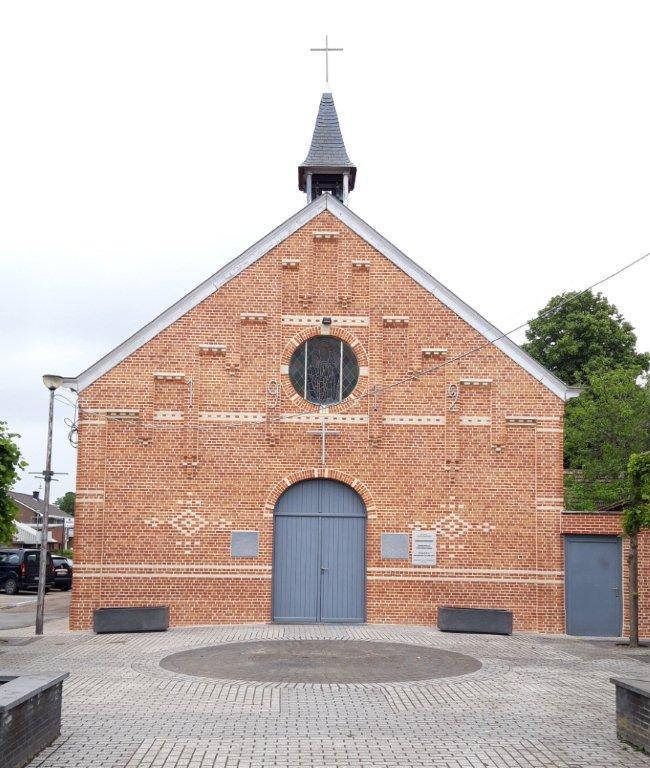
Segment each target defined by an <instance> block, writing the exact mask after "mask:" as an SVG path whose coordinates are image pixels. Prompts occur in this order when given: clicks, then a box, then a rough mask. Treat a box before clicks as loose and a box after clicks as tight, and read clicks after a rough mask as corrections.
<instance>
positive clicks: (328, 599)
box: [273, 478, 366, 623]
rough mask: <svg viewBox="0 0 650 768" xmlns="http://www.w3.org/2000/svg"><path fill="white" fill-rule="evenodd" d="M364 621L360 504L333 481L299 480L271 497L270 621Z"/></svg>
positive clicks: (363, 541) (363, 539) (350, 491)
mask: <svg viewBox="0 0 650 768" xmlns="http://www.w3.org/2000/svg"><path fill="white" fill-rule="evenodd" d="M365 619H366V507H365V504H364V503H363V500H362V499H361V497H360V496H359V494H358V493H357V492H356V491H354V490H353V489H352V488H350V487H349V486H347V485H345V484H344V483H340V482H338V481H336V480H328V479H324V478H323V479H314V480H303V481H301V482H299V483H296V484H295V485H292V486H291V487H290V488H288V489H287V490H286V491H285V492H284V493H283V494H282V496H280V498H279V499H278V501H277V504H276V505H275V510H274V522H273V620H274V621H281V622H296V623H304V622H311V623H313V622H324V623H337V622H338V623H353V622H363V621H365Z"/></svg>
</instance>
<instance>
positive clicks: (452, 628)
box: [438, 608, 512, 635]
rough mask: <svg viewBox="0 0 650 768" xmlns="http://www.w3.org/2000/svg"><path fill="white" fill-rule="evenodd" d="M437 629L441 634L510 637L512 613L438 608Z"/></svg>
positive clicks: (493, 609) (491, 610)
mask: <svg viewBox="0 0 650 768" xmlns="http://www.w3.org/2000/svg"><path fill="white" fill-rule="evenodd" d="M438 629H439V630H440V631H441V632H474V633H479V634H486V635H511V634H512V611H502V610H498V609H495V608H438Z"/></svg>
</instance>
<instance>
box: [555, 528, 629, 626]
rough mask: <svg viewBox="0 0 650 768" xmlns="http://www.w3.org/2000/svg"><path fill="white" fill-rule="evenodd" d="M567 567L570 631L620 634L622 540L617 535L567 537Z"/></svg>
mask: <svg viewBox="0 0 650 768" xmlns="http://www.w3.org/2000/svg"><path fill="white" fill-rule="evenodd" d="M564 570H565V580H564V583H565V606H566V631H567V634H568V635H583V636H594V637H620V635H621V628H622V618H623V610H622V608H623V606H622V602H621V601H622V595H621V592H622V589H621V587H622V580H621V579H622V559H621V540H620V539H619V538H618V537H616V536H577V535H576V536H565V537H564Z"/></svg>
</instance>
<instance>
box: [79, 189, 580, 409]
mask: <svg viewBox="0 0 650 768" xmlns="http://www.w3.org/2000/svg"><path fill="white" fill-rule="evenodd" d="M325 210H328V211H329V212H330V213H331V214H332V215H333V216H335V217H336V218H337V219H339V221H341V223H343V224H345V225H346V226H347V227H349V228H350V229H351V230H352V231H353V232H355V233H356V234H357V235H359V237H361V238H363V240H365V241H366V242H367V243H368V244H369V245H371V246H372V247H373V248H375V249H376V250H377V251H379V253H381V254H382V255H383V256H385V257H386V258H387V259H389V260H390V261H392V262H393V264H395V265H396V266H397V267H399V268H400V269H401V270H402V271H403V272H405V273H406V274H407V275H408V276H409V277H411V278H412V279H413V280H415V282H416V283H418V284H419V285H421V286H422V287H423V288H425V289H426V290H427V291H429V293H432V294H433V295H434V296H435V297H436V298H437V299H438V300H439V301H441V302H442V303H443V304H444V305H445V306H447V307H449V309H451V310H452V311H453V312H455V313H456V314H457V315H458V316H459V317H461V318H462V319H463V320H465V322H467V323H468V324H469V325H470V326H472V328H474V329H475V330H476V331H478V332H479V333H480V334H482V335H483V336H484V337H485V338H486V339H487V340H488V341H490V342H494V346H495V347H498V348H499V349H500V350H501V351H502V352H503V353H504V354H506V355H508V357H510V358H511V359H512V360H514V361H515V362H516V363H517V364H518V365H520V366H521V367H522V368H524V370H526V371H528V373H530V375H531V376H533V377H534V378H535V379H537V380H538V381H539V382H540V383H542V384H544V385H545V386H546V387H547V388H548V389H550V390H551V392H553V394H555V395H557V396H558V397H559V398H560V399H562V400H569V399H570V398H572V397H576V396H577V395H578V394H579V393H580V390H579V389H577V388H576V387H569V386H567V385H566V384H565V383H564V382H562V381H560V379H558V378H557V376H554V375H553V374H552V373H551V372H550V371H548V370H547V369H546V368H544V366H543V365H541V364H540V363H538V362H537V361H536V360H534V359H533V358H532V357H531V356H530V355H529V354H527V353H526V352H524V350H523V349H521V347H519V346H518V345H517V344H515V342H514V341H511V340H510V339H509V338H506V337H504V338H499V337H500V336H501V335H502V334H501V331H499V330H498V329H497V328H495V327H494V326H493V325H492V324H491V323H489V322H488V321H487V320H486V319H485V318H484V317H482V316H481V315H480V314H479V313H478V312H476V311H475V310H474V309H472V308H471V307H470V306H469V305H468V304H465V302H464V301H462V300H461V299H459V298H458V296H456V294H454V293H452V292H451V291H450V290H449V289H448V288H445V286H444V285H442V283H440V282H438V281H437V280H436V279H435V278H434V277H432V276H431V275H430V274H429V273H428V272H426V271H425V270H424V269H422V267H420V266H419V265H418V264H416V263H415V262H414V261H412V260H411V259H409V257H408V256H406V255H405V254H403V253H402V252H401V251H400V250H399V249H398V248H396V247H395V246H394V245H393V244H392V243H390V242H388V240H386V239H385V238H384V237H382V236H381V235H380V234H379V233H378V232H377V231H375V230H374V229H373V228H372V227H371V226H369V225H368V224H366V222H365V221H363V220H362V219H360V218H359V217H358V216H357V215H356V214H355V213H353V212H352V211H351V210H350V209H349V208H347V207H346V206H345V205H343V204H342V203H340V202H339V201H338V200H337V199H336V198H335V197H333V196H332V195H321V196H320V197H317V198H316V199H315V200H314V201H313V202H311V203H310V204H309V205H308V206H307V207H306V208H303V209H302V210H301V211H298V213H296V214H295V215H294V216H292V217H291V218H290V219H287V221H285V222H284V223H283V224H281V225H280V226H279V227H277V228H276V229H274V230H273V231H272V232H270V233H269V234H268V235H266V237H263V238H262V239H261V240H259V241H258V242H257V243H255V245H252V246H251V247H250V248H248V249H247V250H246V251H244V252H243V253H242V254H240V255H239V256H237V258H236V259H233V260H232V261H231V262H229V263H228V264H226V265H225V266H224V267H222V268H221V269H220V270H219V271H218V272H215V274H214V275H212V277H209V278H208V279H207V280H205V281H204V282H202V283H201V284H200V285H198V286H197V287H196V288H195V289H194V290H193V291H190V292H189V293H188V294H187V295H186V296H184V297H183V298H182V299H180V301H177V302H176V303H175V304H173V305H172V306H171V307H169V309H166V310H165V311H164V312H163V313H162V314H160V315H158V317H156V318H155V319H154V320H152V321H151V322H150V323H148V324H147V325H145V326H144V327H143V328H141V329H140V330H139V331H137V332H136V333H134V334H133V336H131V337H130V338H128V339H127V340H126V341H125V342H123V343H122V344H120V345H119V346H118V347H116V348H115V349H114V350H112V351H111V352H109V353H108V354H107V355H105V356H104V357H102V358H101V360H98V361H97V362H96V363H95V364H94V365H91V366H90V368H87V369H86V370H85V371H84V372H83V373H81V374H79V376H77V377H76V378H70V379H65V382H64V386H67V387H69V388H70V389H74V390H76V391H77V392H82V391H83V390H84V389H86V387H89V386H90V385H91V384H92V383H93V382H95V381H97V379H99V378H100V377H101V376H103V375H104V374H105V373H107V372H108V371H110V370H111V368H114V367H115V366H116V365H118V363H121V362H122V361H123V360H124V359H126V358H127V357H128V356H129V355H131V354H133V352H135V351H136V350H137V349H139V348H140V347H142V346H143V345H144V344H146V343H147V342H148V341H150V340H151V339H153V338H154V336H157V335H158V334H159V333H160V332H161V331H163V330H164V329H165V328H167V327H168V326H170V325H171V324H172V323H174V322H175V321H176V320H178V319H179V318H180V317H182V316H183V315H184V314H186V313H187V312H189V310H190V309H192V308H193V307H195V306H196V305H197V304H200V303H201V302H202V301H203V300H204V299H207V298H208V297H209V296H211V295H212V294H213V293H214V292H215V291H217V290H219V288H221V286H222V285H225V284H226V283H227V282H229V281H230V280H232V279H233V278H234V277H237V275H239V274H240V273H241V272H243V271H244V270H245V269H246V268H247V267H249V266H250V265H251V264H254V263H255V262H256V261H257V260H258V259H261V258H262V256H264V255H265V254H267V253H268V252H269V251H270V250H271V249H272V248H275V247H276V246H277V245H279V244H280V243H281V242H283V241H284V240H286V239H287V238H288V237H290V236H291V235H292V234H293V233H294V232H297V231H298V230H299V229H300V228H301V227H303V226H304V225H305V224H307V223H308V222H310V221H311V220H312V219H313V218H314V217H315V216H318V214H319V213H322V212H323V211H325Z"/></svg>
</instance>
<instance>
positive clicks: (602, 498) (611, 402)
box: [564, 368, 650, 509]
mask: <svg viewBox="0 0 650 768" xmlns="http://www.w3.org/2000/svg"><path fill="white" fill-rule="evenodd" d="M636 374H637V371H636V370H626V369H622V368H620V369H615V370H612V371H606V372H605V373H592V374H591V375H590V376H589V377H588V379H587V382H586V387H585V389H584V391H583V393H582V394H581V395H580V397H578V398H577V399H576V400H573V401H571V402H570V403H569V405H568V407H567V412H566V418H565V429H564V449H565V453H566V463H567V466H568V469H569V472H568V473H567V475H566V482H565V490H566V503H567V507H568V508H569V509H596V508H597V507H598V506H603V505H607V504H612V503H614V502H617V501H621V500H622V499H625V498H627V495H628V482H627V479H626V474H625V473H626V467H627V464H628V461H629V458H630V455H631V454H633V453H642V452H644V451H647V450H650V384H649V382H648V381H646V382H645V384H644V385H643V386H640V385H639V384H638V383H637V381H636Z"/></svg>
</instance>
